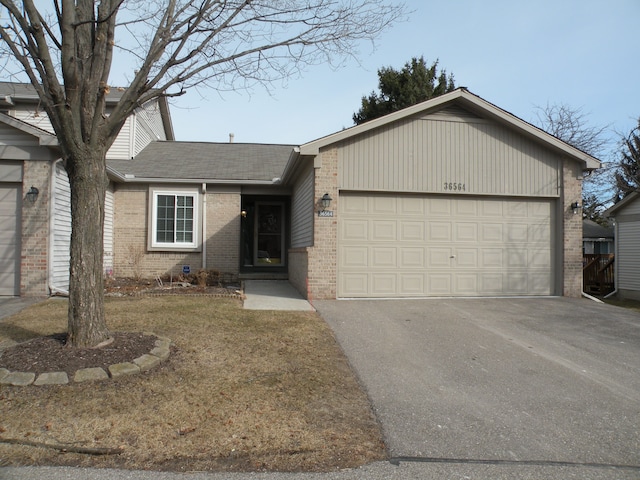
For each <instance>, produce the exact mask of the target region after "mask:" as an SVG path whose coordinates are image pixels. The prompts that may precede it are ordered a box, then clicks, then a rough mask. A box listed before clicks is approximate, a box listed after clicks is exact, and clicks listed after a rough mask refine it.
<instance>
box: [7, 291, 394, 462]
mask: <svg viewBox="0 0 640 480" xmlns="http://www.w3.org/2000/svg"><path fill="white" fill-rule="evenodd" d="M66 307H67V306H66V301H64V300H49V301H46V302H43V303H41V304H38V305H34V306H32V307H29V308H28V309H26V310H24V311H23V312H21V313H20V314H18V315H15V316H13V317H10V318H8V319H5V320H3V321H2V322H0V344H2V343H3V341H7V340H10V341H19V342H23V341H26V340H32V339H34V338H39V337H44V336H50V335H53V334H55V333H56V332H61V331H63V330H64V327H65V324H66ZM106 314H107V319H108V324H109V327H110V328H111V330H112V331H114V332H129V333H134V334H135V332H145V331H153V332H154V333H156V334H157V335H160V336H164V337H168V338H171V339H172V341H173V342H174V345H175V348H174V351H173V352H172V355H171V356H170V357H169V360H168V361H167V362H165V363H163V364H161V365H160V366H159V367H157V368H156V369H153V370H151V371H149V372H145V373H142V374H139V375H134V376H128V377H119V378H115V379H112V380H109V381H107V382H95V383H80V384H76V383H71V384H68V385H52V386H32V387H28V388H25V387H12V386H7V385H2V386H0V464H4V465H72V466H86V467H101V468H125V469H141V470H169V471H331V470H335V469H339V468H350V467H357V466H360V465H363V464H366V463H369V462H372V461H375V460H381V459H383V458H385V455H386V453H385V448H384V444H383V441H382V436H381V432H380V428H379V425H378V423H377V421H376V419H375V417H374V415H373V413H372V411H371V408H370V404H369V402H368V399H367V397H366V395H365V394H364V392H363V391H362V389H361V388H360V386H359V384H358V382H357V380H356V378H355V376H354V374H353V372H352V370H351V368H350V366H349V364H348V362H347V360H346V358H345V357H344V355H343V353H342V351H341V350H340V348H339V347H338V345H337V343H336V341H335V339H334V337H333V335H332V332H331V330H330V329H329V327H328V326H327V325H326V323H325V322H324V321H323V320H322V319H321V318H320V317H319V316H318V315H317V314H316V313H314V312H275V311H253V310H244V309H242V307H241V302H240V301H239V300H237V299H234V298H215V297H206V296H159V297H156V296H154V297H147V296H135V297H129V296H125V297H122V298H107V300H106ZM0 359H1V357H0ZM3 440H9V441H17V442H20V441H22V442H23V443H25V445H19V444H13V443H12V444H7V443H2V441H3ZM27 444H29V445H27ZM33 445H38V446H37V447H35V446H33ZM46 445H57V446H61V445H62V446H64V445H69V446H77V447H83V448H88V449H95V450H100V449H114V448H115V449H119V450H118V451H119V452H121V453H119V454H110V455H87V454H80V453H70V452H67V453H61V452H60V451H59V450H54V449H52V448H48V447H47V446H46Z"/></svg>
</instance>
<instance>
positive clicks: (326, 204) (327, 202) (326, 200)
mask: <svg viewBox="0 0 640 480" xmlns="http://www.w3.org/2000/svg"><path fill="white" fill-rule="evenodd" d="M331 200H333V198H331V197H330V196H329V194H328V193H325V194H324V195H323V196H322V199H321V202H322V209H323V210H326V209H327V208H329V206H330V205H331Z"/></svg>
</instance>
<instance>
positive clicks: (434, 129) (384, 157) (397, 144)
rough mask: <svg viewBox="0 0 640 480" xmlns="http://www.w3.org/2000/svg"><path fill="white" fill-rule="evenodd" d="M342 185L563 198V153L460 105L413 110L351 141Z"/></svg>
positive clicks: (344, 150) (342, 152) (344, 148)
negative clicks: (462, 109)
mask: <svg viewBox="0 0 640 480" xmlns="http://www.w3.org/2000/svg"><path fill="white" fill-rule="evenodd" d="M338 164H339V171H338V181H339V186H340V188H341V189H343V190H359V191H396V192H408V193H410V192H421V193H445V194H451V193H455V194H472V195H508V196H528V197H558V196H559V193H560V192H559V191H560V184H561V180H560V179H561V169H562V161H561V157H560V156H559V155H557V154H555V153H554V152H552V151H551V150H549V149H546V148H544V147H542V146H540V145H539V144H538V143H536V142H534V141H531V140H529V139H527V138H525V137H523V136H522V135H520V134H518V133H516V132H513V131H512V130H510V129H508V128H505V127H503V126H501V125H499V124H497V123H494V122H490V121H488V120H485V119H481V118H478V117H474V116H473V115H472V114H468V115H461V114H460V112H455V114H448V113H447V112H439V113H438V114H431V115H426V116H423V117H414V118H408V119H405V120H401V121H398V122H394V123H393V124H390V125H388V126H386V127H383V128H381V129H377V130H375V131H372V132H368V133H366V134H364V135H361V136H358V137H355V138H353V139H352V140H348V141H345V142H344V143H343V144H342V145H341V147H340V149H339V162H338Z"/></svg>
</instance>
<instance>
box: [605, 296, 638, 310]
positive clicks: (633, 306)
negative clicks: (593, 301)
mask: <svg viewBox="0 0 640 480" xmlns="http://www.w3.org/2000/svg"><path fill="white" fill-rule="evenodd" d="M603 301H604V302H605V303H608V304H609V305H615V306H616V307H623V308H628V309H629V310H634V311H636V312H638V313H640V300H631V299H622V298H605V299H603Z"/></svg>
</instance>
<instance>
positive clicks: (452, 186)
mask: <svg viewBox="0 0 640 480" xmlns="http://www.w3.org/2000/svg"><path fill="white" fill-rule="evenodd" d="M444 189H445V190H447V191H450V192H466V191H467V185H466V184H464V183H459V182H444Z"/></svg>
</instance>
